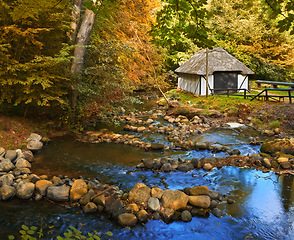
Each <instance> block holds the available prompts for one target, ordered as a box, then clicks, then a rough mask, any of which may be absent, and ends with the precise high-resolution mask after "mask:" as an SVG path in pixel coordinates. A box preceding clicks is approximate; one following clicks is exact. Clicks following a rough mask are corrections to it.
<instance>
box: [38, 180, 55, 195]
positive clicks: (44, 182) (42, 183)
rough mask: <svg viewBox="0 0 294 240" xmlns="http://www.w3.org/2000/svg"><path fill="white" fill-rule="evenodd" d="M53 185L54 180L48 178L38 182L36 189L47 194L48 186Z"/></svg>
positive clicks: (42, 193)
mask: <svg viewBox="0 0 294 240" xmlns="http://www.w3.org/2000/svg"><path fill="white" fill-rule="evenodd" d="M51 185H52V182H50V181H48V180H40V181H37V182H36V191H37V193H39V194H41V195H42V196H45V195H46V192H47V188H48V187H50V186H51Z"/></svg>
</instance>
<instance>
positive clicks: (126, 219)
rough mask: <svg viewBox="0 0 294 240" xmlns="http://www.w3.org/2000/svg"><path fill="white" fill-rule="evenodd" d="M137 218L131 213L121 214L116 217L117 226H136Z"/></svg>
mask: <svg viewBox="0 0 294 240" xmlns="http://www.w3.org/2000/svg"><path fill="white" fill-rule="evenodd" d="M137 221H138V219H137V217H136V216H135V215H134V214H132V213H123V214H120V215H119V216H118V224H119V225H121V226H123V227H125V226H135V225H136V224H137Z"/></svg>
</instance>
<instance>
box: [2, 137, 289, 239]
mask: <svg viewBox="0 0 294 240" xmlns="http://www.w3.org/2000/svg"><path fill="white" fill-rule="evenodd" d="M226 134H227V133H220V132H218V133H207V134H206V135H204V136H202V137H203V138H208V137H209V135H211V137H214V138H215V139H216V140H217V142H219V141H220V140H222V141H226V142H231V141H235V140H236V139H234V138H233V139H232V135H230V134H228V135H227V137H226ZM210 139H211V138H210ZM224 139H227V140H224ZM237 140H238V139H237ZM238 141H244V140H242V139H239V140H238ZM240 150H241V151H242V152H243V154H244V152H246V151H247V152H248V153H249V154H252V153H254V152H258V147H256V146H255V147H251V146H250V145H247V146H244V145H241V146H240ZM220 154H223V153H220ZM211 155H212V153H210V152H209V151H200V152H196V151H187V152H185V151H177V152H172V151H168V152H144V151H142V150H141V149H138V148H135V147H131V146H126V145H120V144H107V143H101V144H88V143H81V142H75V141H73V140H72V139H71V138H60V139H55V140H54V141H53V142H52V143H50V144H49V145H48V146H46V147H45V148H44V150H43V151H42V152H41V153H39V154H38V155H37V156H36V162H35V163H34V164H33V169H32V171H33V172H35V173H37V174H49V173H51V174H52V175H58V174H63V175H68V176H69V177H78V176H83V177H84V178H94V177H95V178H99V179H100V181H103V182H106V183H110V184H112V183H113V184H116V185H118V186H119V187H120V188H121V189H123V190H127V189H131V188H132V187H133V186H134V184H135V183H137V182H144V183H145V184H146V185H148V186H150V187H151V186H153V185H157V186H159V187H161V188H163V189H173V190H176V189H183V188H185V187H193V186H196V185H206V186H208V188H210V189H211V190H215V191H217V192H219V193H222V194H224V195H226V194H232V195H234V196H235V200H236V202H235V203H234V204H231V205H222V206H221V207H222V209H223V212H224V216H223V217H221V218H216V217H215V216H213V215H210V216H209V217H208V218H198V217H194V218H193V220H192V221H191V222H189V223H184V222H173V223H170V224H166V223H164V222H162V221H160V220H150V221H149V222H148V223H147V224H145V225H138V226H136V227H134V228H131V229H122V228H121V227H119V226H117V225H116V223H112V222H111V221H110V220H109V219H107V218H105V217H104V216H102V215H97V214H93V215H86V214H83V213H82V212H81V210H80V209H79V208H78V207H64V206H56V205H53V204H51V203H49V202H47V201H46V200H42V201H40V202H33V201H20V200H17V199H14V200H12V201H9V202H0V209H1V214H0V239H7V236H8V235H9V234H12V233H15V231H16V230H18V229H20V227H21V225H22V224H26V225H28V226H31V225H35V226H38V227H42V229H43V230H44V233H45V239H54V238H56V236H57V235H60V234H61V233H63V232H65V230H66V229H67V228H68V227H69V226H74V227H77V228H81V229H82V230H83V231H93V230H96V231H98V232H101V233H106V232H107V231H111V232H112V233H113V234H114V236H113V237H111V239H251V238H252V239H293V236H294V194H293V193H294V186H293V177H290V176H289V177H286V176H284V177H278V176H277V175H275V174H273V173H271V172H269V173H262V172H260V171H257V170H253V169H239V168H235V167H224V168H222V169H219V170H214V171H211V172H205V171H203V170H194V171H191V172H187V173H183V172H172V173H153V172H152V171H137V170H136V168H135V167H134V166H135V165H136V164H138V163H139V162H140V160H141V159H142V158H146V157H152V158H155V157H162V156H173V157H182V158H184V159H188V158H192V157H203V156H211ZM104 238H107V237H105V236H104Z"/></svg>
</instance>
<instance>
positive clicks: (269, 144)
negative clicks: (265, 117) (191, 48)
mask: <svg viewBox="0 0 294 240" xmlns="http://www.w3.org/2000/svg"><path fill="white" fill-rule="evenodd" d="M260 151H261V152H264V153H270V154H272V153H276V152H282V153H286V154H291V155H293V154H294V144H293V143H292V142H291V141H290V140H289V139H275V140H272V139H267V140H265V141H264V142H263V143H262V145H261V147H260Z"/></svg>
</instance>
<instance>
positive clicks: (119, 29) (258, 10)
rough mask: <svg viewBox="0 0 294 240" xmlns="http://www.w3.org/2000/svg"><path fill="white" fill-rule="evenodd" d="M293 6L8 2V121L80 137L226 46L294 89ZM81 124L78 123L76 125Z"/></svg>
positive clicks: (3, 58) (1, 69) (0, 61)
mask: <svg viewBox="0 0 294 240" xmlns="http://www.w3.org/2000/svg"><path fill="white" fill-rule="evenodd" d="M293 9H294V3H293V1H291V0H258V1H256V0H208V1H207V0H161V1H160V0H101V1H90V0H84V1H83V0H39V1H34V0H0V86H1V87H0V112H2V113H4V114H9V113H13V114H20V115H23V116H26V115H29V114H30V115H33V116H34V117H35V118H36V117H38V116H39V117H42V118H44V117H46V119H48V120H50V119H60V120H61V122H62V123H63V124H67V125H70V127H72V128H77V126H81V123H82V125H85V123H87V122H89V121H93V119H94V121H97V120H98V119H102V118H105V117H107V116H109V115H111V114H112V113H114V112H117V111H118V110H119V109H121V107H126V106H129V105H130V104H132V103H136V101H138V100H137V99H136V98H135V97H134V96H133V92H134V91H138V90H147V89H149V90H152V89H156V88H157V86H158V85H160V86H161V87H162V88H168V87H169V86H170V84H171V81H173V80H174V74H173V70H174V69H175V68H176V67H177V66H179V64H181V63H183V62H184V61H185V60H187V59H188V58H189V57H191V56H192V55H193V54H195V52H197V51H198V50H200V49H202V48H213V47H217V46H218V47H222V48H224V49H225V50H227V51H228V52H229V53H231V54H232V55H234V56H235V57H236V58H238V59H239V60H241V61H242V62H243V63H245V64H246V65H247V66H248V67H249V68H251V69H252V70H253V71H254V72H255V73H256V75H255V78H256V79H265V80H275V81H289V82H291V81H292V82H293V78H294V76H293V75H294V73H293V68H294V57H293V56H294V47H293V46H294V37H293V36H294V28H293V22H294V10H293ZM77 122H78V123H79V124H76V123H77Z"/></svg>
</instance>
